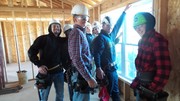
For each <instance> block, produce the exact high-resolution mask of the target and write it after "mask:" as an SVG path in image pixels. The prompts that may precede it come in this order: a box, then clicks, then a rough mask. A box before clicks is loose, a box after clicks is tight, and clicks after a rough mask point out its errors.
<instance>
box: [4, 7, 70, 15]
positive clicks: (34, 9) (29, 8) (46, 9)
mask: <svg viewBox="0 0 180 101" xmlns="http://www.w3.org/2000/svg"><path fill="white" fill-rule="evenodd" d="M52 10H53V12H58V13H62V12H65V13H67V14H70V12H71V9H64V10H63V9H59V8H53V9H52ZM0 11H23V12H26V11H27V12H51V9H50V8H32V7H28V8H22V7H0Z"/></svg>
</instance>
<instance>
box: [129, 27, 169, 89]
mask: <svg viewBox="0 0 180 101" xmlns="http://www.w3.org/2000/svg"><path fill="white" fill-rule="evenodd" d="M135 65H136V70H137V71H139V72H155V76H154V79H153V82H151V83H150V85H149V86H148V89H150V90H152V91H154V92H159V91H161V90H162V89H163V87H164V86H165V85H166V83H167V81H168V78H169V75H170V71H171V61H170V56H169V50H168V41H167V40H166V39H165V38H164V37H163V36H162V35H161V34H159V33H157V32H156V31H155V30H152V31H149V32H148V33H146V34H144V35H143V37H142V39H141V40H140V41H139V43H138V54H137V57H136V60H135ZM139 84H140V81H139V80H138V78H137V77H136V78H135V79H134V80H133V82H132V84H131V87H132V88H136V87H137V86H138V85H139Z"/></svg>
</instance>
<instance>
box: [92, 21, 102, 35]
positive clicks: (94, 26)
mask: <svg viewBox="0 0 180 101" xmlns="http://www.w3.org/2000/svg"><path fill="white" fill-rule="evenodd" d="M100 28H101V26H100V23H99V22H98V21H94V22H93V23H92V34H93V35H94V36H95V37H96V36H98V34H99V33H100Z"/></svg>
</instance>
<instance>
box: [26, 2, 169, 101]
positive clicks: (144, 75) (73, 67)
mask: <svg viewBox="0 0 180 101" xmlns="http://www.w3.org/2000/svg"><path fill="white" fill-rule="evenodd" d="M130 6H131V5H130V4H128V5H127V6H126V8H125V9H124V11H123V12H122V14H121V15H120V17H119V18H118V20H117V22H116V24H115V25H114V27H113V28H112V22H111V18H110V17H109V16H105V17H104V19H103V20H102V28H101V27H100V25H99V24H98V22H94V23H93V24H92V26H91V25H89V24H88V23H87V21H88V20H89V13H88V8H87V7H86V6H85V5H83V4H77V5H75V6H74V7H73V8H72V11H71V14H72V16H73V22H74V25H69V24H67V25H65V26H64V28H63V31H64V33H65V35H66V37H65V38H64V37H60V34H61V32H62V30H61V29H62V26H61V24H60V23H59V22H58V21H56V20H52V21H51V22H50V23H49V28H48V31H49V34H47V35H42V36H39V37H38V38H37V39H36V40H35V41H34V43H33V44H32V45H31V47H30V48H29V50H28V56H29V58H30V61H31V62H32V63H34V64H35V65H36V66H37V67H38V72H39V74H41V75H46V79H47V82H48V83H47V85H46V87H45V88H40V89H38V90H39V93H40V101H47V100H48V95H49V92H50V88H51V85H52V83H54V87H55V92H56V99H55V101H63V99H64V75H65V74H64V69H65V70H66V71H67V72H66V73H70V74H69V75H70V76H69V77H67V78H68V80H67V81H70V82H71V85H69V88H70V89H69V92H70V100H71V101H90V90H91V89H92V88H95V87H97V86H98V82H99V81H97V79H98V80H102V79H104V78H105V77H106V78H105V79H108V85H107V91H108V94H109V96H110V97H111V99H112V101H120V92H119V86H118V74H117V71H116V70H117V68H118V67H117V65H116V62H115V61H116V54H115V53H116V52H115V44H116V43H117V40H116V38H117V34H118V32H119V29H120V27H121V25H122V23H123V20H124V18H125V16H126V11H127V10H128V9H129V8H130ZM154 26H155V18H154V16H153V15H152V14H150V13H147V12H141V13H137V14H136V15H135V17H134V24H133V27H134V29H135V30H136V31H137V33H138V34H139V35H140V36H141V39H140V41H139V43H138V47H139V48H138V54H137V57H136V60H135V65H136V69H137V76H136V78H135V79H134V80H133V82H132V84H131V85H130V86H131V87H132V88H133V89H134V91H135V95H136V98H137V101H143V100H142V99H146V100H148V101H153V100H154V99H157V98H154V97H151V96H147V95H145V94H144V91H143V90H142V89H141V88H142V87H144V88H146V89H148V90H150V91H152V92H154V93H156V94H157V93H158V94H159V93H161V92H162V91H163V87H164V86H165V84H166V83H167V81H168V78H169V74H170V70H171V63H170V56H169V51H168V42H167V40H166V39H165V38H164V37H163V36H162V35H161V34H159V33H157V32H156V31H155V30H154ZM93 63H94V64H95V66H93ZM93 68H94V71H95V72H96V76H93V74H92V69H93ZM67 78H66V79H67ZM143 80H144V81H143ZM146 81H148V82H146ZM158 97H159V96H158ZM149 98H151V100H149ZM161 98H162V97H161ZM101 101H103V99H101ZM154 101H156V100H154ZM162 101H165V100H162Z"/></svg>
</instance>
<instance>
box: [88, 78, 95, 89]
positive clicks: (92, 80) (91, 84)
mask: <svg viewBox="0 0 180 101" xmlns="http://www.w3.org/2000/svg"><path fill="white" fill-rule="evenodd" d="M87 82H88V85H89V87H90V88H95V87H96V86H97V81H96V80H95V79H94V78H91V79H90V80H88V81H87Z"/></svg>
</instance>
